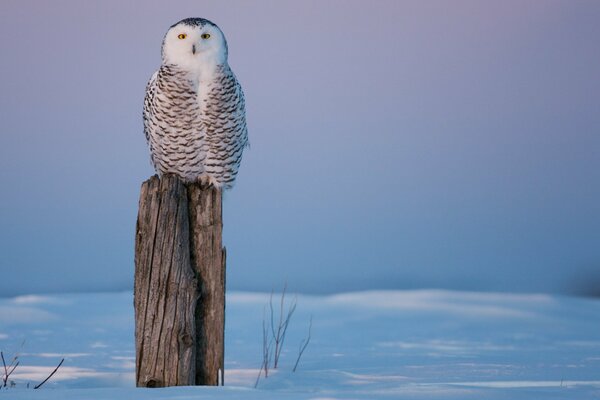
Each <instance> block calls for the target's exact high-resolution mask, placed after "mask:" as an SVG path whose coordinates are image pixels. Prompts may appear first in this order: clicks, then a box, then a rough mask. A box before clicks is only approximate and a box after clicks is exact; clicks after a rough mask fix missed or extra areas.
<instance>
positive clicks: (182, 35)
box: [177, 33, 187, 39]
mask: <svg viewBox="0 0 600 400" xmlns="http://www.w3.org/2000/svg"><path fill="white" fill-rule="evenodd" d="M177 37H178V38H179V39H185V38H186V37H187V35H186V34H185V33H180V34H179V35H177Z"/></svg>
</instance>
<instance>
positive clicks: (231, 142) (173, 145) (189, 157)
mask: <svg viewBox="0 0 600 400" xmlns="http://www.w3.org/2000/svg"><path fill="white" fill-rule="evenodd" d="M245 114H246V113H245V101H244V94H243V92H242V88H241V86H240V84H239V83H238V81H237V79H236V77H235V75H234V74H233V72H232V71H231V69H230V68H229V66H228V65H218V66H216V69H215V71H214V73H213V74H211V77H210V79H209V80H208V81H202V82H199V81H198V79H195V78H194V77H193V76H191V74H189V73H188V72H187V71H184V70H182V69H179V68H178V67H177V66H175V65H163V66H161V67H160V69H159V70H158V71H157V72H156V73H155V74H154V75H153V76H152V78H151V79H150V81H149V82H148V86H147V88H146V97H145V101H144V132H145V134H146V140H147V141H148V145H149V147H150V154H151V161H152V164H153V165H154V168H155V170H156V172H157V173H158V174H159V175H163V174H167V173H171V174H175V175H177V176H179V177H180V178H181V179H182V180H184V181H185V182H196V181H200V182H202V183H206V184H212V185H214V186H216V187H218V188H225V189H228V188H230V187H231V186H233V183H234V181H235V178H236V175H237V173H238V169H239V166H240V162H241V159H242V152H243V150H244V148H245V147H246V146H247V144H248V131H247V128H246V115H245Z"/></svg>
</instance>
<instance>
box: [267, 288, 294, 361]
mask: <svg viewBox="0 0 600 400" xmlns="http://www.w3.org/2000/svg"><path fill="white" fill-rule="evenodd" d="M286 292H287V282H286V284H285V286H284V287H283V292H282V293H281V300H280V304H279V322H278V323H277V329H275V321H274V314H275V313H274V310H273V292H271V298H270V299H269V308H270V310H271V333H272V334H273V340H274V341H275V353H274V361H273V369H277V365H278V364H279V356H280V355H281V350H282V349H283V342H284V341H285V335H286V333H287V328H288V325H289V323H290V320H291V318H292V315H293V314H294V311H296V303H297V299H294V301H293V302H292V303H291V305H290V306H289V308H288V311H287V314H286V316H285V319H284V308H285V294H286Z"/></svg>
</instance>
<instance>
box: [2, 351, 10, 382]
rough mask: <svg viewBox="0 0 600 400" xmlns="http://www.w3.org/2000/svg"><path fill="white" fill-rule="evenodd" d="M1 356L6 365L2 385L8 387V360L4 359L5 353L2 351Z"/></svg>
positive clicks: (3, 363)
mask: <svg viewBox="0 0 600 400" xmlns="http://www.w3.org/2000/svg"><path fill="white" fill-rule="evenodd" d="M0 356H2V365H4V377H3V378H2V381H3V382H2V386H3V387H6V381H7V380H8V368H6V361H5V360H4V353H3V352H1V351H0Z"/></svg>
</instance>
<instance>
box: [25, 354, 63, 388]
mask: <svg viewBox="0 0 600 400" xmlns="http://www.w3.org/2000/svg"><path fill="white" fill-rule="evenodd" d="M63 362H65V359H64V358H63V359H62V360H60V362H59V363H58V365H57V366H56V368H54V371H52V373H51V374H50V375H48V377H47V378H46V379H44V381H43V382H42V383H40V384H39V385H37V386H34V387H33V388H34V389H39V388H41V387H42V385H43V384H44V383H46V382H48V379H50V378H52V375H54V374H55V373H56V371H58V369H59V368H60V366H61V365H62V363H63Z"/></svg>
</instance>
